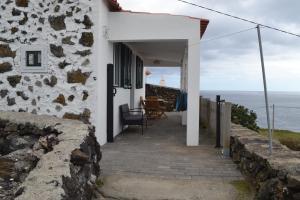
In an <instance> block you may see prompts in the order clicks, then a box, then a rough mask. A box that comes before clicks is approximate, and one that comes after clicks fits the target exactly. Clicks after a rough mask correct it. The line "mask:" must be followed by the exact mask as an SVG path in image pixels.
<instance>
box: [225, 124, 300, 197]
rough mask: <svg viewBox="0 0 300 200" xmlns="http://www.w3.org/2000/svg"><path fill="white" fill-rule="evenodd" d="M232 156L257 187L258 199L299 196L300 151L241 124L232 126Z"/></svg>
mask: <svg viewBox="0 0 300 200" xmlns="http://www.w3.org/2000/svg"><path fill="white" fill-rule="evenodd" d="M230 147H231V156H232V159H233V161H234V162H235V163H237V164H238V166H239V168H240V170H241V172H242V173H243V174H244V175H245V176H246V177H248V178H249V179H250V181H252V182H253V183H254V185H255V187H256V189H257V195H256V198H255V199H258V200H283V199H284V200H299V199H300V153H299V151H292V150H290V149H288V148H287V147H285V146H283V145H281V144H280V143H279V142H278V141H273V153H272V155H270V154H269V149H268V139H267V138H265V137H262V136H260V135H258V134H257V133H256V132H254V131H251V130H249V129H246V128H244V127H242V126H240V125H232V136H231V141H230Z"/></svg>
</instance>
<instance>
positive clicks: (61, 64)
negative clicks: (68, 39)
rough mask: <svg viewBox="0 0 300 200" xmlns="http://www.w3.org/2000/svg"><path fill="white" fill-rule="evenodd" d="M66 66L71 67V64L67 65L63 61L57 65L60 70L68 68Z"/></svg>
mask: <svg viewBox="0 0 300 200" xmlns="http://www.w3.org/2000/svg"><path fill="white" fill-rule="evenodd" d="M68 65H71V63H68V62H66V61H65V60H64V61H63V62H60V63H59V64H58V67H59V68H60V69H64V68H65V67H66V66H68Z"/></svg>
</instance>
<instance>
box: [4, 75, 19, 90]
mask: <svg viewBox="0 0 300 200" xmlns="http://www.w3.org/2000/svg"><path fill="white" fill-rule="evenodd" d="M21 78H22V76H19V75H14V76H8V77H7V81H8V82H9V84H10V85H11V86H12V87H16V86H17V85H18V84H19V83H20V81H21Z"/></svg>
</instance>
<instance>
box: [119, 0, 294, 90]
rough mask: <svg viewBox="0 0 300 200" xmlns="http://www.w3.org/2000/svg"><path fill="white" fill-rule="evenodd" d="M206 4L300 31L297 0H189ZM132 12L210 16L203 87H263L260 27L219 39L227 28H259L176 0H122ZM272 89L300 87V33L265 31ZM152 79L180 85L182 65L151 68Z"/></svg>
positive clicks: (203, 48)
mask: <svg viewBox="0 0 300 200" xmlns="http://www.w3.org/2000/svg"><path fill="white" fill-rule="evenodd" d="M188 1H190V2H192V3H196V4H199V5H202V6H206V7H209V8H212V9H216V10H220V11H223V12H227V13H230V14H233V15H236V16H239V17H243V18H247V19H250V20H254V21H257V22H259V23H262V24H266V25H270V26H274V27H277V28H280V29H284V30H287V31H290V32H293V33H297V34H300V14H299V8H300V1H299V0H276V1H274V0H188ZM118 2H119V3H120V4H121V6H122V8H123V9H125V10H132V11H146V12H153V13H171V14H180V15H188V16H193V17H199V18H206V19H209V20H210V23H209V25H208V28H207V31H206V33H205V35H204V37H203V38H202V43H201V55H200V56H201V66H200V71H201V75H200V88H201V90H238V91H262V90H263V81H262V72H261V64H260V56H259V47H258V40H257V32H256V29H253V30H250V31H247V32H243V33H241V34H236V35H233V36H231V37H226V38H222V39H217V40H211V39H214V38H216V37H218V36H222V35H225V34H228V33H233V32H238V31H241V30H245V29H248V28H253V27H255V25H254V24H250V23H246V22H242V21H239V20H236V19H232V18H229V17H226V16H223V15H219V14H216V13H212V12H210V11H206V10H203V9H201V8H198V7H194V6H191V5H186V4H184V3H181V2H178V1H177V0H118ZM261 33H262V40H263V49H264V57H265V66H266V75H267V84H268V89H269V90H270V91H300V38H299V37H295V36H290V35H287V34H284V33H280V32H277V31H273V30H269V29H267V28H263V29H262V30H261ZM148 69H149V70H150V71H151V72H152V74H151V75H150V76H148V77H147V80H146V81H147V82H148V83H153V84H158V83H159V80H160V79H161V77H163V78H164V80H165V82H166V85H167V86H170V87H179V82H180V69H179V68H153V67H150V68H148Z"/></svg>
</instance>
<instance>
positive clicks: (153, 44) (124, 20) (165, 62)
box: [105, 12, 208, 146]
mask: <svg viewBox="0 0 300 200" xmlns="http://www.w3.org/2000/svg"><path fill="white" fill-rule="evenodd" d="M108 20H109V26H108V27H107V32H105V34H106V37H107V39H108V40H109V41H110V42H112V43H120V42H121V43H123V44H126V45H127V46H128V47H130V49H131V50H132V51H133V53H134V54H135V55H137V56H138V57H140V58H141V59H142V60H143V62H144V66H164V67H181V90H183V91H184V92H187V95H188V98H187V111H186V112H183V113H182V115H181V119H180V121H181V124H183V125H186V128H184V127H182V129H183V130H184V133H185V134H184V135H183V137H184V138H185V139H184V140H183V141H185V143H186V145H187V146H197V145H199V131H200V129H199V123H195V121H196V122H198V121H199V91H200V90H199V89H200V86H199V84H200V39H201V36H202V35H203V33H204V31H205V29H206V26H207V24H208V21H207V20H202V19H197V18H191V17H187V16H172V15H168V14H149V13H134V12H112V13H110V14H109V19H108ZM134 69H135V67H134V66H133V71H134ZM144 79H145V78H144ZM135 80H136V77H135V76H133V77H132V87H131V90H130V103H129V104H130V106H131V108H134V107H139V103H140V96H142V95H141V94H143V93H142V92H141V89H137V88H135V86H134V83H135ZM117 90H118V89H117ZM119 91H120V92H119ZM119 91H117V95H116V97H115V98H114V99H115V100H116V101H115V102H116V103H114V110H115V111H114V112H115V113H114V119H115V121H116V122H117V121H118V119H119V116H120V113H119V112H118V109H119V108H118V106H119V105H121V104H120V103H121V101H123V98H124V96H125V95H122V94H123V93H122V90H121V89H119ZM118 93H119V94H120V95H119V94H118ZM127 96H128V95H127ZM123 103H124V101H123ZM117 126H119V127H120V126H121V124H120V123H119V124H118V122H117ZM114 132H115V133H114V135H117V134H118V132H120V128H118V127H117V128H115V131H114ZM116 132H117V133H116Z"/></svg>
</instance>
